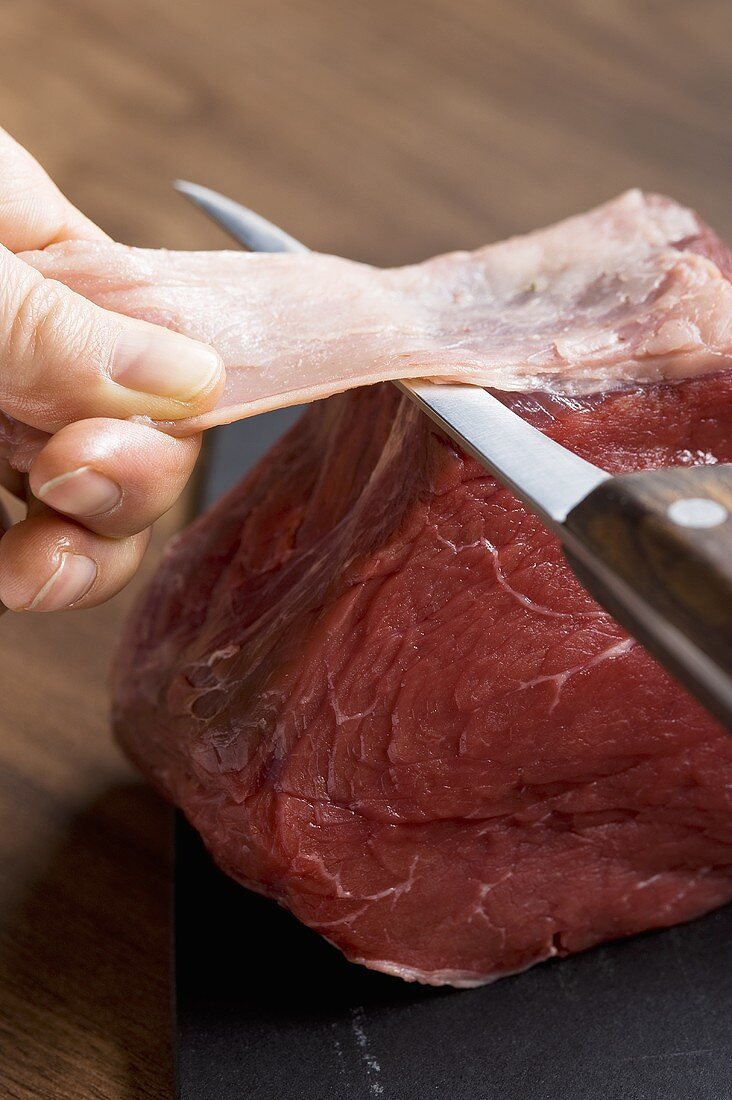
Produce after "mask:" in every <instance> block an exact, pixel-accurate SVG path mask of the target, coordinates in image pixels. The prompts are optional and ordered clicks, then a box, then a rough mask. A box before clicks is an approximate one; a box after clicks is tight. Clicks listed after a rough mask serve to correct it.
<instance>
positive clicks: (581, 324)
mask: <svg viewBox="0 0 732 1100" xmlns="http://www.w3.org/2000/svg"><path fill="white" fill-rule="evenodd" d="M716 247H717V246H716V244H715V239H714V237H713V235H711V234H710V233H709V231H708V230H707V229H705V227H704V226H703V225H702V223H701V222H700V221H699V219H698V218H697V216H696V215H695V214H694V213H693V212H692V211H690V210H687V209H686V208H684V207H682V206H679V205H678V204H677V203H675V202H673V201H672V200H670V199H664V198H661V197H659V196H653V195H643V194H642V193H641V192H639V191H629V192H628V193H627V194H625V195H622V196H621V197H620V198H618V199H615V200H614V201H613V202H609V203H606V204H605V205H604V206H600V207H598V208H597V209H596V210H592V211H590V212H589V213H587V214H581V215H578V216H577V217H573V218H569V219H568V220H566V221H564V222H561V223H559V224H558V225H555V226H551V227H550V228H548V229H542V230H539V231H538V232H534V233H529V234H528V235H526V236H523V237H515V238H513V239H511V240H509V241H504V242H502V243H500V244H493V245H489V246H487V247H486V248H482V249H479V250H478V251H477V252H456V253H453V254H451V255H447V256H439V257H436V258H435V259H432V260H428V261H427V262H426V263H422V264H416V265H413V266H410V267H403V268H398V269H393V270H387V271H380V270H377V269H376V268H372V267H368V266H366V265H364V264H357V263H352V262H350V261H348V260H343V259H340V258H337V257H334V256H319V255H297V256H283V255H275V256H271V255H254V256H252V255H245V254H243V253H240V252H223V253H222V252H210V253H206V252H201V253H186V252H180V253H175V252H166V251H148V250H144V249H136V248H127V247H125V246H123V245H118V244H111V243H110V244H107V243H104V242H101V243H100V242H96V243H93V244H89V243H86V242H85V243H81V242H79V243H71V244H61V245H54V246H52V247H50V248H48V249H46V250H45V251H43V252H35V253H27V254H26V255H25V257H24V258H25V259H27V260H28V262H30V263H32V264H34V265H35V266H36V267H37V268H38V269H39V270H40V271H41V272H43V273H44V274H45V275H48V276H51V277H54V278H56V279H60V280H61V281H62V282H65V283H68V284H69V285H70V286H71V287H73V288H74V289H75V290H78V291H80V292H81V293H83V294H85V295H86V296H87V297H89V298H92V299H93V300H94V301H95V302H98V303H99V304H101V305H103V306H106V307H107V308H109V309H113V310H117V311H119V312H121V313H126V314H131V315H134V316H136V317H140V318H143V319H145V320H149V321H154V322H158V323H160V324H163V325H168V326H169V327H171V328H174V329H178V330H179V331H181V332H185V333H187V334H188V335H191V336H195V337H199V338H202V339H204V340H207V341H209V342H210V343H212V344H214V345H215V346H216V347H217V349H218V350H219V351H220V352H221V354H222V355H223V357H224V360H225V362H226V364H227V369H228V380H227V385H226V389H225V391H224V393H223V396H222V398H221V401H220V404H219V407H218V408H217V409H216V410H215V411H214V412H213V413H212V414H209V415H208V416H206V417H203V418H199V419H198V420H196V421H186V422H183V423H182V424H181V423H179V424H177V425H175V426H172V425H171V426H170V430H174V431H176V432H190V431H192V430H194V429H196V428H198V427H201V426H207V425H210V424H214V423H222V422H227V421H230V420H235V419H238V418H240V417H244V416H250V415H251V414H252V413H257V412H261V411H263V410H266V409H271V408H276V407H278V406H283V405H288V404H296V403H298V402H301V401H311V400H314V399H315V398H320V397H325V396H328V395H329V394H332V393H336V392H339V391H342V390H346V389H349V388H351V387H355V386H361V385H365V384H367V383H371V382H377V381H380V380H383V379H389V378H400V377H401V378H414V377H428V378H437V379H449V380H458V381H461V382H472V383H474V384H476V385H485V386H495V387H497V388H500V389H504V390H528V389H536V388H542V389H550V390H553V391H555V392H559V391H561V392H564V393H586V392H593V391H595V390H598V389H603V390H607V389H608V388H610V387H613V386H617V385H619V384H622V383H624V382H628V381H658V380H662V379H677V378H681V377H690V376H692V375H695V374H700V373H704V372H706V371H709V370H712V369H718V368H719V367H720V366H722V365H724V364H731V363H732V321H731V320H730V318H732V286H730V283H729V280H728V279H727V277H726V275H725V273H724V272H723V271H722V270H720V267H719V264H718V262H717V260H718V256H717V255H716V251H715V249H716ZM6 434H8V435H9V433H6ZM23 441H24V437H21V438H19V437H18V434H17V431H16V433H15V435H13V436H12V437H11V438H8V439H6V447H7V445H8V444H10V447H11V450H12V452H13V454H14V462H15V464H16V465H17V466H27V465H28V463H29V461H31V459H32V453H33V450H32V447H29V446H25V447H23V446H22V443H23Z"/></svg>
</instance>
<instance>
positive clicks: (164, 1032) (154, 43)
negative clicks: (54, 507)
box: [0, 0, 732, 1100]
mask: <svg viewBox="0 0 732 1100" xmlns="http://www.w3.org/2000/svg"><path fill="white" fill-rule="evenodd" d="M730 41H732V5H730V4H729V3H728V2H727V0H694V3H689V2H683V0H552V2H548V0H369V2H368V3H364V2H363V0H338V2H335V0H310V2H308V3H302V2H298V0H208V2H207V3H206V4H205V5H204V4H201V3H199V2H197V0H125V3H123V4H121V3H117V2H112V0H64V3H62V4H59V3H57V2H56V0H6V2H5V3H4V4H3V5H2V6H1V7H0V94H1V95H2V107H3V110H2V121H3V123H4V125H5V126H7V128H8V129H10V130H11V131H12V132H13V133H14V134H15V135H16V136H17V137H18V138H19V139H20V140H21V141H23V142H25V143H26V144H27V145H29V146H30V147H31V148H32V149H33V151H34V152H36V154H37V155H38V156H39V157H40V159H41V160H42V161H43V162H44V163H45V164H46V165H47V166H48V168H49V169H50V171H51V172H52V174H53V175H54V176H55V178H56V179H57V180H58V181H59V182H60V184H61V185H62V186H63V187H64V188H65V189H66V190H67V192H68V193H69V194H70V195H71V197H72V198H73V199H74V200H75V201H76V202H77V203H78V204H79V205H80V206H81V207H82V208H83V209H84V210H85V211H86V212H87V213H89V214H90V215H91V216H92V217H94V218H96V219H97V220H98V221H99V222H100V223H101V224H102V225H103V226H104V227H105V228H106V229H107V230H108V231H109V232H111V233H113V234H114V235H116V236H117V237H119V238H120V239H122V240H126V241H129V242H131V243H137V244H145V245H168V246H171V247H179V248H181V247H185V248H206V247H213V246H217V245H219V244H220V243H221V242H222V241H223V238H222V237H221V236H220V235H219V234H218V232H217V231H216V230H215V229H213V228H212V227H211V226H209V225H208V224H207V223H206V222H205V221H204V220H203V219H201V218H200V217H199V216H198V215H197V214H196V213H195V212H194V211H193V210H191V209H189V208H188V207H187V206H186V205H185V204H183V203H182V202H181V201H180V200H179V199H177V198H176V197H175V196H174V195H173V194H172V193H171V191H170V180H171V178H173V177H174V176H178V175H180V176H188V177H190V178H192V179H195V180H200V181H201V182H204V183H209V184H211V185H213V186H215V187H220V188H222V189H223V190H225V191H229V192H231V193H232V194H234V195H236V196H237V197H240V198H242V199H244V200H246V201H247V202H248V203H249V204H251V205H252V206H254V207H256V208H258V209H260V210H262V211H263V212H265V213H266V214H268V215H269V216H270V217H272V218H274V219H275V220H277V221H281V222H282V223H283V224H284V225H286V226H287V228H288V229H290V230H291V231H292V232H293V233H294V234H295V235H297V236H301V237H302V238H303V239H304V240H306V241H307V242H308V243H310V244H311V245H313V246H315V247H317V248H320V249H323V250H332V251H334V252H341V253H344V254H348V255H351V256H354V257H357V258H360V259H364V260H370V261H374V262H376V263H383V264H391V263H400V262H403V261H408V260H415V259H418V258H420V257H424V256H426V255H428V254H430V253H433V252H437V251H440V250H445V249H451V248H456V247H470V246H473V245H478V244H482V243H484V242H485V241H488V240H490V239H492V238H496V237H501V236H505V235H507V234H509V233H513V232H516V231H520V230H524V229H528V228H530V227H532V226H536V225H541V224H543V223H546V222H549V221H551V220H553V219H556V218H559V217H561V216H563V215H565V214H569V213H572V212H575V211H577V210H581V209H584V208H586V207H588V206H591V205H592V204H594V203H596V202H599V201H601V200H603V199H605V198H608V197H610V196H612V195H614V194H616V193H617V192H619V191H621V190H623V189H624V188H626V187H630V186H634V185H640V186H642V187H645V188H651V189H658V190H663V191H669V192H671V193H672V194H673V195H675V196H676V197H677V198H679V199H682V200H684V201H687V202H689V203H691V204H693V205H695V206H696V207H698V209H699V210H700V211H701V212H702V213H703V214H704V215H705V216H706V217H707V218H708V219H709V220H710V221H711V222H712V223H713V224H714V225H715V226H716V227H717V228H718V229H719V230H720V231H721V232H722V233H725V234H726V235H727V236H728V237H732V130H730V127H729V110H730V101H731V93H732V70H731V68H730V64H729V43H730ZM180 515H181V514H180V512H179V513H178V514H177V515H174V516H172V517H169V518H168V520H167V521H166V524H165V525H164V527H165V528H166V529H167V531H170V529H171V528H172V527H174V526H175V524H176V523H177V522H179V521H180ZM163 533H164V532H163ZM159 542H160V540H158V545H159ZM153 559H154V554H153V555H152V556H151V559H150V564H153ZM133 588H134V589H137V588H139V585H135V586H133ZM133 594H134V593H133V592H128V593H125V594H123V595H122V596H121V597H119V598H117V599H116V600H114V601H113V602H112V603H111V604H109V605H108V606H107V607H105V608H100V609H98V610H96V611H91V612H83V613H76V614H67V615H59V616H55V617H53V616H51V617H44V616H37V617H31V616H27V617H23V616H17V615H12V616H6V617H5V618H4V619H3V620H0V670H1V671H0V684H1V685H2V696H1V698H2V708H1V709H0V1080H1V1081H2V1086H1V1089H2V1094H3V1096H9V1097H13V1098H22V1100H25V1098H29V1097H33V1098H40V1097H42V1098H44V1100H56V1098H63V1100H66V1098H68V1100H72V1098H73V1100H92V1098H94V1100H108V1098H109V1100H112V1098H114V1100H118V1098H119V1100H122V1098H125V1100H128V1098H138V1097H146V1098H158V1097H160V1098H163V1097H164V1098H167V1097H169V1096H170V1090H171V1085H170V1068H169V1063H170V1057H169V1024H168V981H169V978H168V937H169V904H168V897H169V886H170V883H169V836H168V830H169V821H170V817H169V813H168V812H167V811H166V809H165V808H164V807H163V806H162V805H161V804H160V803H159V802H158V801H157V800H156V799H155V798H154V797H153V796H152V795H151V794H149V793H148V791H147V790H146V789H145V788H144V787H143V786H142V785H141V784H140V783H139V781H138V780H137V779H136V778H135V777H134V776H133V774H132V772H131V770H130V768H129V767H128V766H127V765H126V764H125V763H124V762H123V760H122V759H121V758H120V757H119V755H118V754H117V752H116V750H115V748H114V747H113V745H112V744H111V743H110V740H109V735H108V726H107V716H106V706H107V704H106V692H105V670H106V667H107V665H108V662H109V659H110V656H111V654H112V651H113V649H114V644H115V639H116V637H117V635H118V632H119V627H120V622H121V619H122V618H123V616H124V614H125V612H126V610H127V607H128V606H129V602H130V599H131V598H132V596H133ZM207 1100H216V1098H215V1097H211V1098H207Z"/></svg>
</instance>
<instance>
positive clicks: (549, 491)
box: [175, 180, 732, 731]
mask: <svg viewBox="0 0 732 1100" xmlns="http://www.w3.org/2000/svg"><path fill="white" fill-rule="evenodd" d="M175 187H176V189H177V190H178V191H180V192H181V193H182V194H183V195H185V196H186V197H187V198H188V199H190V200H191V201H192V202H193V203H195V204H196V205H197V206H198V207H199V208H200V209H201V210H203V211H204V212H205V213H206V214H208V216H209V217H210V218H212V219H213V221H215V222H217V223H218V224H219V225H220V226H221V227H222V228H223V229H225V230H227V231H228V232H229V233H230V234H231V236H232V237H234V238H235V239H236V240H237V241H238V242H239V243H240V244H242V245H243V246H244V247H245V248H247V249H249V251H252V252H308V251H309V249H308V248H306V246H305V245H303V244H301V243H300V242H299V241H297V240H295V239H294V238H293V237H291V236H290V235H289V234H287V233H285V232H284V231H283V230H282V229H279V228H278V227H277V226H275V225H273V224H272V223H271V222H268V221H267V220H266V219H265V218H262V217H261V216H260V215H259V214H256V213H255V212H254V211H252V210H249V209H248V208H247V207H245V206H241V205H240V204H239V203H237V202H234V201H233V200H232V199H229V198H226V196H224V195H220V194H218V192H216V191H212V190H210V189H209V188H207V187H201V186H200V185H198V184H194V183H189V182H187V181H184V180H178V181H176V183H175ZM394 384H395V385H396V386H398V387H399V389H400V390H401V391H402V392H403V393H405V394H406V395H407V397H409V398H410V400H412V401H414V402H415V404H417V405H418V406H419V408H420V409H422V411H423V412H425V413H426V414H427V415H428V416H429V417H430V418H431V419H432V420H433V421H435V422H436V423H437V424H438V425H439V426H440V427H441V428H442V430H443V431H444V432H446V434H447V435H449V436H450V438H451V439H453V440H454V441H455V442H456V443H457V444H458V446H460V447H461V448H462V449H463V450H464V451H466V452H467V453H468V454H470V455H472V457H473V458H475V459H476V460H477V461H478V462H479V463H481V465H483V466H484V467H485V468H486V469H487V470H489V471H490V473H491V474H493V475H494V476H495V477H496V478H497V479H498V480H499V481H501V482H502V483H503V484H504V485H505V486H507V488H509V489H510V490H511V492H512V493H514V495H515V496H516V497H518V499H519V500H521V501H522V502H523V503H524V504H525V505H526V507H527V508H529V509H530V510H531V511H532V512H534V513H535V514H536V515H537V516H538V517H539V518H540V519H541V520H542V522H543V523H544V524H545V525H546V526H547V527H548V528H550V530H551V531H553V532H554V534H555V535H556V536H557V537H558V538H559V539H560V541H561V544H562V548H563V550H564V553H565V556H566V558H567V560H568V562H569V564H570V566H571V567H572V569H573V571H574V573H575V574H576V576H577V577H578V579H579V580H580V581H581V583H582V584H583V585H584V586H585V588H586V589H587V590H588V591H589V592H590V593H591V594H592V596H594V598H595V599H596V600H597V601H598V602H599V603H600V604H602V606H603V607H605V608H606V609H607V610H608V611H609V612H610V613H611V614H612V615H613V617H614V618H615V619H617V620H618V622H620V623H621V624H622V625H623V626H624V627H625V628H626V629H627V630H628V631H629V632H630V633H631V634H632V635H633V636H634V637H635V638H637V639H638V640H639V641H640V642H642V643H643V644H644V645H645V646H646V647H647V648H648V649H649V650H650V651H651V652H652V653H653V654H654V656H655V657H656V658H657V659H658V660H659V661H660V662H661V663H662V664H663V665H664V666H665V667H666V668H667V669H668V670H669V671H670V672H671V673H672V674H673V675H675V676H676V677H677V678H678V679H679V680H680V681H681V682H682V683H684V684H685V686H686V687H687V688H688V689H689V690H690V691H691V692H692V693H693V694H694V695H696V696H697V698H698V699H699V700H700V701H701V702H702V703H703V704H704V705H705V706H706V707H707V708H708V709H709V710H710V711H712V712H713V713H714V714H715V715H716V716H717V717H718V718H719V719H720V720H721V721H722V722H723V723H724V725H725V726H726V727H727V729H728V730H729V731H732V465H716V466H692V467H672V468H668V469H663V470H645V471H641V472H640V473H633V474H623V475H621V476H619V477H613V476H611V475H610V474H609V473H607V471H605V470H602V469H600V468H599V467H597V466H594V465H592V463H590V462H586V461H585V460H584V459H582V458H580V456H579V455H576V454H574V453H573V452H572V451H569V450H567V448H566V447H563V446H562V445H561V444H559V443H557V442H555V441H554V440H553V439H550V438H549V437H548V436H546V435H544V434H543V433H542V432H541V431H539V430H538V429H537V428H534V427H533V426H532V425H531V424H528V423H527V422H526V421H525V420H522V418H521V417H520V416H519V415H518V414H517V413H515V412H513V411H512V410H511V409H509V408H507V407H506V406H505V405H504V404H502V402H501V401H499V400H498V398H497V397H494V396H493V395H492V394H490V393H488V392H487V391H486V390H483V389H481V388H480V387H477V386H469V385H464V384H453V385H442V384H437V383H433V382H427V381H405V380H400V381H397V382H395V383H394Z"/></svg>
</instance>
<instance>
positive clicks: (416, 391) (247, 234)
mask: <svg viewBox="0 0 732 1100" xmlns="http://www.w3.org/2000/svg"><path fill="white" fill-rule="evenodd" d="M175 186H176V188H177V190H178V191H180V192H181V194H183V195H185V196H186V198H188V199H190V200H191V202H193V203H195V205H196V206H198V207H200V208H201V209H202V210H203V211H205V213H206V214H208V216H209V217H210V218H212V219H213V221H215V222H217V223H218V224H219V225H220V226H222V227H223V228H224V229H226V230H227V231H228V232H229V233H230V234H231V236H232V237H233V238H234V239H235V240H237V241H238V242H239V243H240V244H242V245H243V246H244V247H245V248H247V249H249V251H250V252H308V251H309V249H308V248H307V247H306V246H305V245H304V244H301V243H300V241H297V240H295V238H294V237H291V236H290V235H289V234H288V233H285V232H284V230H282V229H280V228H279V226H276V225H273V224H272V222H269V221H267V219H266V218H263V217H261V215H259V214H255V213H254V211H253V210H250V209H249V208H248V207H246V206H242V205H241V204H240V203H238V202H234V201H233V199H229V198H226V196H225V195H220V194H219V193H218V192H217V191H212V190H211V189H210V188H208V187H201V186H200V185H199V184H197V183H188V182H187V181H186V180H177V181H176V184H175ZM395 384H396V385H397V386H398V387H399V389H400V390H402V391H403V392H404V393H405V394H407V396H408V397H410V398H411V399H412V401H414V402H415V403H416V404H417V405H419V407H420V408H421V409H422V410H423V412H425V413H427V415H428V416H429V417H431V418H432V420H434V421H435V422H436V423H437V424H439V425H440V427H441V428H442V429H443V430H444V431H445V432H446V433H447V434H448V435H449V436H450V437H451V438H452V439H454V440H455V442H456V443H457V444H458V445H459V446H460V447H462V448H463V450H465V451H467V452H468V453H469V454H471V455H472V456H473V458H475V459H477V461H478V462H480V463H481V464H482V465H483V466H485V467H486V468H487V469H488V470H490V472H491V473H492V474H494V475H495V476H496V477H497V478H498V479H499V480H500V481H502V482H503V483H504V484H505V485H507V486H508V487H509V489H511V491H512V492H513V493H514V494H515V495H516V496H517V497H518V498H519V499H520V500H522V501H523V502H524V504H526V506H527V507H528V508H530V509H531V511H533V512H535V513H536V514H537V515H538V516H539V517H540V518H541V519H542V520H543V521H544V523H546V524H547V525H548V526H549V527H551V528H553V529H554V530H555V531H557V532H558V533H559V534H560V535H561V534H563V531H562V530H561V525H562V524H563V523H564V520H565V519H566V518H567V515H568V514H569V513H570V512H571V511H572V509H573V508H574V507H575V505H577V504H579V502H580V501H581V500H584V498H585V497H586V496H587V494H588V493H590V492H591V491H592V490H593V489H595V488H596V487H597V486H598V485H599V484H600V482H602V481H605V480H606V479H607V478H608V477H609V476H610V475H609V474H607V473H606V472H605V471H604V470H600V469H599V468H598V467H597V466H593V465H592V464H591V463H590V462H585V460H584V459H583V458H580V457H579V455H576V454H573V452H572V451H568V450H567V449H566V447H562V446H561V444H559V443H555V442H554V440H553V439H550V438H549V437H548V436H546V435H544V434H543V432H540V431H538V430H537V429H536V428H534V427H532V426H531V424H527V423H526V421H525V420H522V419H521V417H520V416H518V415H517V414H516V413H514V412H512V411H511V410H510V409H507V408H506V406H505V405H503V404H501V402H500V401H499V400H498V399H497V398H496V397H493V396H492V395H491V394H489V393H487V392H486V391H485V390H483V389H480V387H478V386H467V385H450V386H443V385H436V384H435V383H434V382H427V381H419V380H418V381H407V380H403V379H402V380H400V381H398V382H396V383H395Z"/></svg>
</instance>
